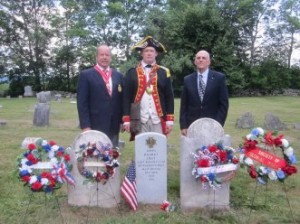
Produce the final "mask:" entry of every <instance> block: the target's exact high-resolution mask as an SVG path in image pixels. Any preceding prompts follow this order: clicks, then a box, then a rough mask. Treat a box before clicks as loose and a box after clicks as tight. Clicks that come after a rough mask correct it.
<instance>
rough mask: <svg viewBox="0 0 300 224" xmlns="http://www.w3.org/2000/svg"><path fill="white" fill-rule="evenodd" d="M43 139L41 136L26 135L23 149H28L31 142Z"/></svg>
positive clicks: (22, 145) (34, 142)
mask: <svg viewBox="0 0 300 224" xmlns="http://www.w3.org/2000/svg"><path fill="white" fill-rule="evenodd" d="M39 139H41V138H40V137H26V138H24V140H23V141H22V144H21V149H28V145H29V144H36V142H37V140H39Z"/></svg>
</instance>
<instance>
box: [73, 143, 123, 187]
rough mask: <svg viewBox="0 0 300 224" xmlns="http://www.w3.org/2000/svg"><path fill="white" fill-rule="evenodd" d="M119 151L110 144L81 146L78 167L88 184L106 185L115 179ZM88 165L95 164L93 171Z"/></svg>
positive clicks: (77, 155) (78, 152)
mask: <svg viewBox="0 0 300 224" xmlns="http://www.w3.org/2000/svg"><path fill="white" fill-rule="evenodd" d="M119 155H120V153H119V149H118V148H112V147H111V146H110V145H109V144H107V145H104V144H102V143H101V142H97V143H90V142H89V143H87V144H81V145H80V146H79V150H78V151H77V152H76V157H77V167H78V171H79V173H80V174H81V175H83V176H84V177H85V178H86V180H85V181H84V183H87V182H100V183H102V184H106V182H107V181H108V180H109V178H113V177H114V174H115V169H116V168H117V167H119V165H120V164H119V162H118V157H119ZM87 163H94V167H93V168H92V169H91V168H89V167H92V166H87V165H86V164H87Z"/></svg>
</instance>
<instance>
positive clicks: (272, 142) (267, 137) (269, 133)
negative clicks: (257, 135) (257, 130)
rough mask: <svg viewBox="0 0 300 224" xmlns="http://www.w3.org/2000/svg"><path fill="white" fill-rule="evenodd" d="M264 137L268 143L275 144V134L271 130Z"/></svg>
mask: <svg viewBox="0 0 300 224" xmlns="http://www.w3.org/2000/svg"><path fill="white" fill-rule="evenodd" d="M264 138H265V141H266V144H267V145H274V139H273V134H272V132H271V131H269V132H268V133H267V134H266V135H265V137H264Z"/></svg>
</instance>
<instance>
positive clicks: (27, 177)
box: [21, 176, 30, 182]
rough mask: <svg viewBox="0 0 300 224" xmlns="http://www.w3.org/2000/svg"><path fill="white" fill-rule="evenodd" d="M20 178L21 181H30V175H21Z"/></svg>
mask: <svg viewBox="0 0 300 224" xmlns="http://www.w3.org/2000/svg"><path fill="white" fill-rule="evenodd" d="M21 180H22V181H23V182H29V181H30V176H23V177H22V178H21Z"/></svg>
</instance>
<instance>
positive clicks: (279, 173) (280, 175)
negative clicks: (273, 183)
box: [276, 170, 285, 180]
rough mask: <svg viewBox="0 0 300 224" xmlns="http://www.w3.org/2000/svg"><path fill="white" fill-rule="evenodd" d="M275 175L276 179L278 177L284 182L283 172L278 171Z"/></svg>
mask: <svg viewBox="0 0 300 224" xmlns="http://www.w3.org/2000/svg"><path fill="white" fill-rule="evenodd" d="M276 174H277V177H278V179H279V180H284V178H285V174H284V172H283V171H282V170H278V171H277V172H276Z"/></svg>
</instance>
